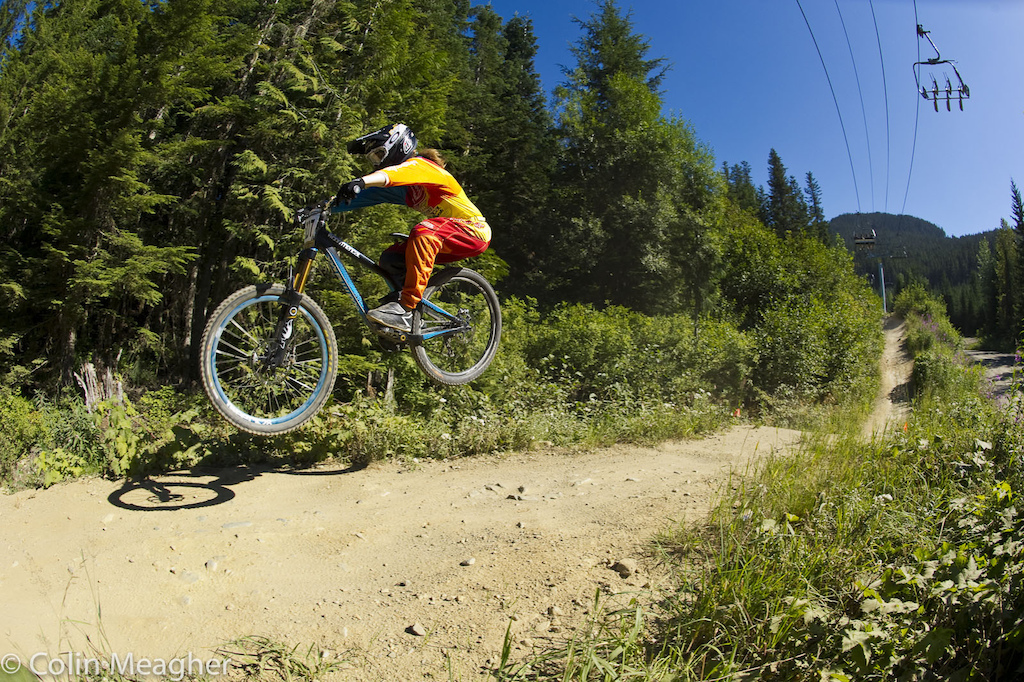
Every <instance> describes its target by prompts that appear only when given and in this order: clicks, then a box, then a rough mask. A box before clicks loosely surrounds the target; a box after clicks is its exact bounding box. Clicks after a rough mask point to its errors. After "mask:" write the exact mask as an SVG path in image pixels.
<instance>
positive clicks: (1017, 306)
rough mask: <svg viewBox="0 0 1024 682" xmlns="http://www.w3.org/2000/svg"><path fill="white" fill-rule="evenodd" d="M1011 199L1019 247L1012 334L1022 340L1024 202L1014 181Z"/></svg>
mask: <svg viewBox="0 0 1024 682" xmlns="http://www.w3.org/2000/svg"><path fill="white" fill-rule="evenodd" d="M1010 199H1011V201H1010V213H1011V215H1012V216H1013V232H1014V235H1015V236H1016V247H1017V266H1016V274H1017V279H1016V282H1015V283H1014V284H1015V286H1014V292H1015V296H1016V300H1015V301H1014V315H1015V316H1016V326H1015V328H1014V329H1013V330H1012V333H1013V337H1014V339H1021V336H1022V334H1024V201H1021V195H1020V190H1018V189H1017V183H1016V182H1014V181H1012V180H1011V181H1010Z"/></svg>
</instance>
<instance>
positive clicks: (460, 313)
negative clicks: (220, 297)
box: [200, 200, 501, 435]
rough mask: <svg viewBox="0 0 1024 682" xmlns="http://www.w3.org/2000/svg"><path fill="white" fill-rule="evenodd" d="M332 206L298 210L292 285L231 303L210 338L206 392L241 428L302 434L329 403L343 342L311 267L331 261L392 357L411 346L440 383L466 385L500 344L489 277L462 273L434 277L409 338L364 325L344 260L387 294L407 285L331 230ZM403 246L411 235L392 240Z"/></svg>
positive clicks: (220, 311) (218, 315)
mask: <svg viewBox="0 0 1024 682" xmlns="http://www.w3.org/2000/svg"><path fill="white" fill-rule="evenodd" d="M329 209H330V201H329V200H325V201H322V202H320V203H318V204H316V205H314V206H310V207H306V208H303V209H299V210H298V211H296V216H295V218H296V221H297V223H298V224H299V225H300V226H301V227H302V229H303V231H304V242H303V248H302V251H301V253H300V254H299V257H298V261H297V264H296V266H295V267H294V268H289V271H288V277H287V281H286V283H285V284H283V285H282V284H257V285H254V286H247V287H244V288H242V289H239V290H238V291H236V292H235V293H233V294H231V295H230V296H228V297H227V298H226V299H225V300H224V301H223V302H222V303H221V304H220V305H219V306H218V307H217V309H216V310H215V311H214V312H213V314H212V315H211V316H210V319H209V321H208V322H207V324H206V330H205V331H204V333H203V339H202V348H201V356H200V357H201V360H200V363H201V367H200V371H201V374H202V377H203V388H204V389H205V390H206V394H207V396H209V398H210V400H211V401H212V402H213V405H214V407H216V408H217V411H218V412H220V414H221V415H223V416H224V417H225V418H226V419H227V420H228V421H229V422H231V423H232V424H233V425H234V426H236V427H238V428H239V429H242V430H243V431H248V432H250V433H255V434H262V435H275V434H281V433H286V432H288V431H292V430H294V429H297V428H299V427H300V426H302V425H303V424H305V423H306V422H307V421H309V420H310V419H312V418H313V416H314V415H315V414H316V413H317V412H318V411H319V410H320V409H321V408H322V407H323V406H324V403H325V402H327V399H328V398H329V397H330V395H331V390H332V388H333V387H334V381H335V378H336V375H337V371H338V342H337V339H336V337H335V335H334V329H333V327H332V326H331V322H330V320H329V319H327V315H326V314H325V313H324V311H323V309H321V308H320V306H319V305H318V304H317V303H316V301H314V300H313V299H312V298H310V296H309V295H308V294H306V293H305V289H306V285H307V284H309V281H310V276H311V274H312V271H313V262H314V260H315V259H316V257H317V255H318V254H320V253H321V252H322V253H323V254H324V255H326V257H327V261H328V263H330V265H331V267H332V269H333V271H334V273H335V274H336V275H337V276H338V278H339V279H340V280H341V283H342V287H343V289H344V290H345V292H346V293H348V295H349V297H350V298H351V299H352V301H353V303H355V306H356V309H357V310H358V312H359V315H360V317H361V318H362V320H363V322H364V323H365V324H366V325H367V326H368V327H369V328H370V329H371V331H372V332H373V333H374V334H375V335H376V336H377V337H378V339H379V341H380V342H381V344H382V345H383V346H384V347H385V348H386V349H387V350H394V351H400V350H403V349H409V350H410V351H411V352H412V356H413V358H414V360H415V361H416V364H417V365H418V366H419V368H420V369H421V370H423V372H424V373H425V374H426V375H427V376H428V377H430V379H432V380H433V381H434V382H436V383H438V384H441V385H446V386H459V385H462V384H466V383H469V382H470V381H473V380H474V379H477V378H478V377H479V376H480V375H481V374H483V372H484V371H485V370H486V369H487V366H488V365H490V364H491V360H493V359H494V356H495V354H496V353H497V350H498V343H499V341H500V339H501V307H500V306H499V304H498V297H497V296H496V295H495V293H494V289H493V288H492V287H491V285H490V284H489V283H488V282H487V280H486V279H485V278H484V277H483V275H481V274H479V273H477V272H474V271H473V270H470V269H468V268H464V267H448V268H444V269H442V270H440V271H437V272H434V273H433V274H432V275H431V277H430V281H429V283H428V284H427V287H426V289H425V290H424V293H423V300H422V301H421V302H420V304H419V305H418V306H417V307H416V309H415V310H414V311H413V316H412V331H411V333H409V332H403V331H399V330H397V329H390V328H388V327H383V326H380V325H378V324H376V323H374V322H372V321H370V320H368V319H367V318H366V313H367V311H368V310H369V309H370V306H369V305H368V304H367V303H366V301H365V300H364V298H363V296H362V295H361V294H360V292H359V290H358V289H357V288H356V284H355V282H354V281H353V279H352V275H351V274H350V272H349V270H348V268H346V266H345V264H344V263H343V262H342V260H341V254H345V256H346V257H348V258H349V259H351V260H353V261H354V262H355V263H357V264H359V265H360V266H362V267H365V268H368V269H369V270H370V271H372V272H374V273H376V274H377V275H379V276H380V277H382V278H383V279H384V281H385V282H386V283H387V286H388V289H389V292H391V293H390V295H392V296H394V295H397V294H398V292H399V291H400V290H401V283H399V282H395V281H393V279H392V277H391V276H390V275H389V274H388V273H387V272H386V271H385V270H384V269H382V268H381V267H380V266H379V265H377V263H376V262H374V260H373V259H371V258H370V257H368V256H366V255H365V254H363V253H362V252H360V251H359V250H358V249H356V248H355V247H354V246H352V245H350V244H347V243H346V242H344V241H342V240H341V239H340V238H338V237H337V235H335V234H333V233H332V232H330V231H329V230H328V229H327V216H328V214H329V212H330V210H329ZM392 237H394V238H395V239H398V240H402V239H406V238H407V235H402V234H397V233H394V234H392Z"/></svg>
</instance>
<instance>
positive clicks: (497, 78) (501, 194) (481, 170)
mask: <svg viewBox="0 0 1024 682" xmlns="http://www.w3.org/2000/svg"><path fill="white" fill-rule="evenodd" d="M470 15H471V21H470V24H469V32H470V40H469V43H468V46H469V49H468V52H467V72H466V75H465V77H464V82H463V84H462V86H461V87H460V88H459V94H458V101H457V102H456V103H455V104H454V105H453V107H452V115H451V116H450V119H453V120H452V123H451V125H450V127H449V136H447V137H446V142H445V144H446V147H449V148H452V149H453V150H454V151H455V160H454V162H453V165H455V166H456V171H457V173H458V174H459V177H460V180H461V182H462V184H463V186H464V187H465V188H466V190H467V192H469V193H470V195H471V196H472V197H473V200H474V202H475V203H476V204H477V205H478V206H479V207H480V209H481V210H482V211H483V212H484V215H486V216H487V218H488V221H489V222H490V223H491V225H492V226H493V230H494V241H493V242H492V248H493V249H494V251H495V252H496V253H497V254H498V256H500V257H501V258H502V259H505V260H507V261H508V264H509V267H510V268H511V269H512V271H513V272H514V276H513V277H511V278H509V280H508V281H507V282H506V283H505V284H504V286H505V287H511V288H512V289H518V290H520V291H522V290H524V287H528V284H527V283H526V282H524V281H523V277H524V275H525V274H526V273H527V272H528V270H529V268H530V265H531V263H532V261H533V260H534V256H533V254H534V253H535V251H536V249H537V244H536V240H537V234H538V231H539V230H538V225H539V224H540V223H541V222H542V220H543V215H544V211H545V210H546V192H547V189H548V187H549V186H550V182H551V173H552V170H553V167H554V155H553V154H552V150H553V147H554V141H553V139H552V137H551V120H550V117H549V115H548V112H547V108H546V103H545V99H544V95H543V92H542V88H541V84H540V77H539V76H538V75H537V73H536V70H535V69H534V64H533V60H534V56H535V54H536V50H537V48H536V39H535V38H534V36H533V28H532V23H531V22H530V21H529V20H528V19H523V18H520V17H515V18H513V19H512V20H510V21H509V22H508V23H507V24H504V25H503V24H502V21H501V18H500V17H499V16H498V15H497V14H495V13H494V11H493V10H492V9H491V8H490V6H480V7H475V8H473V10H472V11H471V12H470ZM453 130H458V131H460V133H459V136H458V137H457V138H456V137H455V136H454V135H453V134H452V131H453Z"/></svg>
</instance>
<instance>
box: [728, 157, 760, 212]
mask: <svg viewBox="0 0 1024 682" xmlns="http://www.w3.org/2000/svg"><path fill="white" fill-rule="evenodd" d="M723 176H724V177H725V179H726V182H727V183H728V194H729V198H730V199H732V200H733V202H734V203H735V204H736V205H737V206H739V207H740V208H742V209H744V210H746V211H750V212H752V213H753V214H755V215H757V214H758V212H759V210H760V206H761V202H760V199H759V198H758V194H757V188H756V187H755V186H754V181H753V179H752V173H751V168H750V164H749V163H748V162H746V161H743V162H741V163H737V164H733V165H732V167H729V166H728V164H723Z"/></svg>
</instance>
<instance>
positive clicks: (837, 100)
mask: <svg viewBox="0 0 1024 682" xmlns="http://www.w3.org/2000/svg"><path fill="white" fill-rule="evenodd" d="M914 1H915V3H916V2H917V0H914ZM796 6H797V7H799V8H800V14H802V15H803V17H804V23H805V24H807V30H808V31H809V32H810V34H811V41H812V42H813V43H814V49H815V50H817V52H818V59H819V60H821V68H822V69H824V70H825V80H827V81H828V89H829V90H831V91H832V101H833V102H835V105H836V114H837V115H838V116H839V127H840V128H841V129H842V131H843V141H844V142H845V143H846V156H847V157H848V158H849V159H850V174H851V175H852V176H853V191H854V194H855V195H856V196H857V212H858V213H859V212H860V210H861V208H860V190H859V189H858V188H857V172H856V170H854V167H853V154H852V153H851V152H850V138H849V137H848V136H847V135H846V124H845V123H843V112H842V111H840V109H839V99H838V98H837V97H836V89H835V88H834V87H832V78H831V77H830V76H829V75H828V67H827V66H825V58H824V57H823V56H822V55H821V48H820V47H818V40H817V38H815V37H814V30H813V29H812V28H811V22H810V21H808V19H807V13H806V12H804V8H803V5H801V4H800V0H796Z"/></svg>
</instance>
